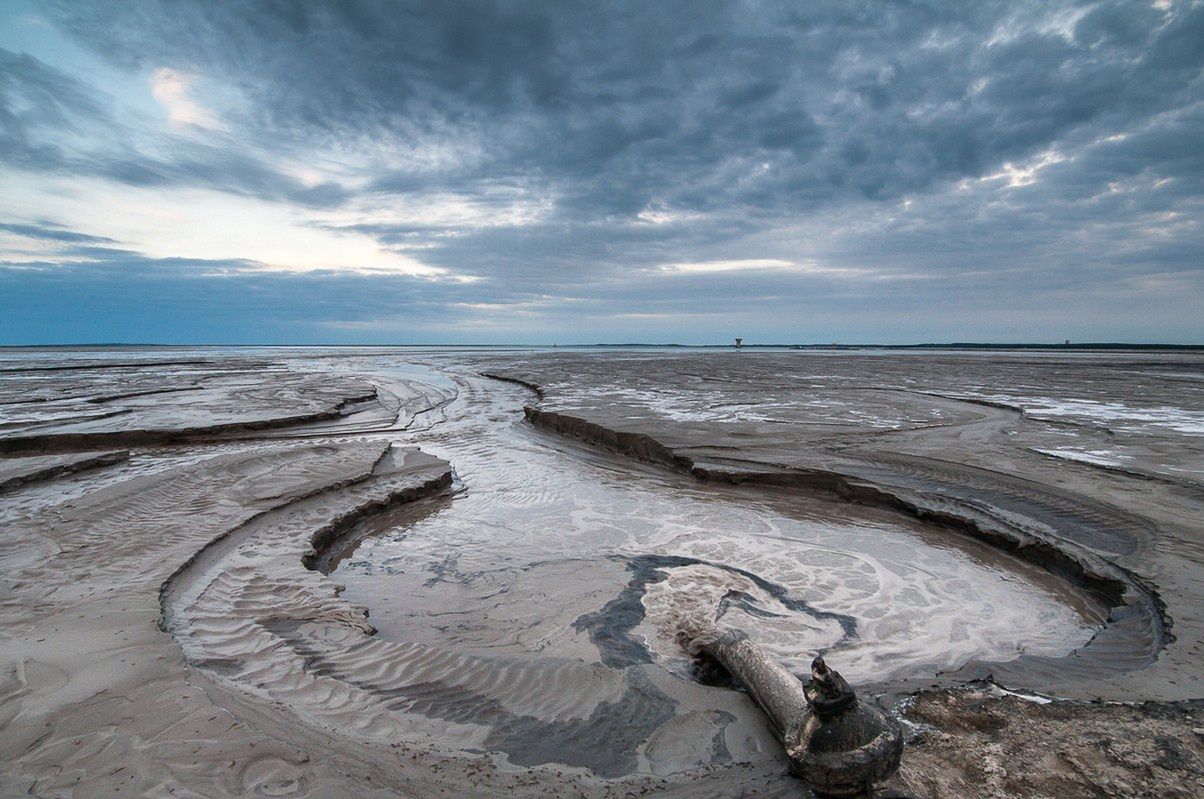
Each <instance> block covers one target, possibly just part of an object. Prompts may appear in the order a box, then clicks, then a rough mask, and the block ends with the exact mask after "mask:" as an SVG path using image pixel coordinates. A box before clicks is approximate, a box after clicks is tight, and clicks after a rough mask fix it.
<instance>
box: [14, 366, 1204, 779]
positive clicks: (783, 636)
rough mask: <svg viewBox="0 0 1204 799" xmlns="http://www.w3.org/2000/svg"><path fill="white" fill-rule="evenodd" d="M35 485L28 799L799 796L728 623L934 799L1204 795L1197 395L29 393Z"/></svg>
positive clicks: (24, 418)
mask: <svg viewBox="0 0 1204 799" xmlns="http://www.w3.org/2000/svg"><path fill="white" fill-rule="evenodd" d="M0 454H2V455H3V457H0V521H2V523H3V529H4V532H3V537H2V539H0V565H2V566H3V568H2V569H0V574H2V576H0V580H2V582H3V592H2V594H0V596H2V599H0V636H2V640H3V646H2V647H0V670H2V671H0V723H2V727H0V761H2V762H3V765H0V792H2V793H4V794H5V795H23V794H30V795H37V796H95V795H119V796H120V795H166V794H170V795H180V796H243V795H295V796H336V795H363V796H399V795H400V796H432V795H440V794H441V793H442V794H444V795H456V796H492V795H499V794H503V793H505V794H515V795H519V796H572V795H582V796H625V795H631V794H633V793H634V794H637V795H638V794H640V793H647V794H658V795H661V794H663V795H678V796H797V795H800V793H801V792H802V791H803V789H802V787H801V786H800V785H799V784H798V783H797V781H795V780H794V779H793V778H791V777H789V776H788V775H786V774H785V773H784V761H783V759H782V756H781V753H780V751H779V749H778V747H777V744H776V742H775V741H774V739H773V736H772V735H771V734H770V732H769V731H768V730H767V728H766V726H765V721H764V719H763V718H762V717H761V715H760V713H759V711H758V710H757V709H756V708H755V707H754V706H752V704H751V703H750V702H749V701H748V698H747V696H745V695H744V694H742V693H740V692H739V691H736V690H732V689H731V688H728V687H721V686H714V685H704V684H702V683H700V682H698V681H697V680H696V679H695V674H694V672H693V670H692V662H691V659H690V658H689V656H688V655H687V654H686V653H684V652H683V651H681V648H680V646H678V645H677V643H676V638H675V633H676V631H677V630H679V629H680V628H681V627H682V626H683V625H688V624H689V623H690V622H691V621H692V620H696V619H699V618H706V619H707V620H709V621H714V622H717V623H721V624H727V625H731V626H737V627H740V628H742V629H745V630H747V631H749V632H750V634H751V635H753V636H755V637H756V638H757V639H758V640H759V641H761V642H762V643H763V644H764V645H765V646H766V647H767V648H768V649H770V650H771V651H772V652H774V654H775V655H776V656H777V657H779V658H780V659H781V660H782V661H783V662H784V663H786V664H787V665H788V667H789V668H791V669H792V670H795V671H796V672H797V673H799V674H802V673H804V671H805V668H806V663H807V662H808V661H809V659H810V656H812V655H813V654H814V653H816V652H823V653H824V654H825V656H826V657H827V658H828V660H829V662H830V663H832V664H833V665H834V666H836V667H837V668H840V669H842V671H844V673H845V674H846V676H849V677H850V679H852V680H853V681H854V682H855V684H856V685H857V686H858V688H859V689H860V690H861V692H862V695H863V697H865V698H866V699H868V700H871V701H878V702H880V703H881V704H882V706H884V707H886V708H888V709H890V710H891V711H892V712H895V713H898V714H900V716H901V717H902V718H904V719H905V720H907V721H908V722H909V726H908V729H909V731H910V737H911V741H910V745H909V750H908V752H907V754H906V755H905V757H904V767H903V769H902V771H901V772H900V775H899V776H898V777H897V778H896V780H895V785H896V787H897V788H899V789H902V790H906V791H910V792H912V793H914V794H915V795H921V796H1096V795H1125V796H1129V795H1132V796H1194V795H1198V794H1199V793H1200V792H1201V791H1204V751H1202V748H1201V733H1200V730H1201V728H1202V725H1204V718H1200V714H1201V713H1204V708H1202V706H1201V703H1200V701H1199V700H1200V699H1201V698H1202V697H1204V682H1202V680H1204V666H1202V665H1201V663H1204V658H1202V657H1201V655H1202V654H1204V652H1201V640H1204V635H1202V634H1204V630H1202V629H1201V627H1202V626H1204V618H1202V611H1204V608H1202V607H1201V605H1202V603H1204V591H1202V590H1201V589H1202V588H1204V586H1202V585H1201V581H1202V580H1204V566H1202V562H1201V561H1202V559H1204V530H1202V529H1201V527H1200V523H1199V519H1200V518H1202V517H1204V515H1202V513H1201V511H1204V356H1200V355H1199V354H1194V353H1158V352H1115V353H1076V352H1058V353H1033V352H1017V353H1008V352H990V353H978V352H975V353H967V352H923V353H910V352H874V351H864V352H851V353H850V352H831V353H828V352H812V351H792V350H782V351H761V352H757V351H745V352H736V351H725V350H646V349H641V350H572V351H568V350H560V351H530V350H496V349H495V350H484V349H476V350H471V349H438V348H408V349H376V348H373V349H358V350H357V349H329V348H314V349H296V348H290V349H279V350H272V349H261V350H222V349H209V350H133V351H131V350H124V351H111V352H106V351H96V350H91V351H35V352H30V353H8V354H5V355H3V356H0ZM1050 698H1053V699H1052V700H1051V699H1050ZM1100 700H1104V702H1101V701H1100ZM1137 741H1139V742H1141V743H1135V742H1137Z"/></svg>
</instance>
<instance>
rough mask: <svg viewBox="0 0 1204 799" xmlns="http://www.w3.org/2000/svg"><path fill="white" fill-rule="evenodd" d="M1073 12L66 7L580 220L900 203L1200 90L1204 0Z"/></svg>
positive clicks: (265, 108) (281, 119)
mask: <svg viewBox="0 0 1204 799" xmlns="http://www.w3.org/2000/svg"><path fill="white" fill-rule="evenodd" d="M1074 9H1075V7H1074V6H1073V5H1068V6H1065V7H1064V9H1063V10H1064V11H1065V12H1067V13H1069V12H1073V11H1074ZM1056 10H1057V7H1053V6H1050V5H1048V4H1043V5H1028V4H1017V3H999V4H993V3H984V4H962V3H953V4H949V5H948V6H942V5H938V4H926V3H894V4H881V3H872V4H864V3H861V4H858V3H845V2H841V3H814V4H805V5H800V6H792V5H778V4H739V5H735V4H718V3H709V4H707V3H697V2H689V3H684V4H672V3H652V4H649V3H633V4H629V5H616V4H613V3H608V4H600V3H548V4H541V3H487V2H472V3H461V2H448V3H433V4H432V3H392V2H389V3H384V2H382V3H372V2H366V3H338V4H332V3H325V2H322V3H304V2H289V3H279V4H276V3H250V4H247V3H244V4H226V3H218V4H214V3H194V4H179V3H166V4H162V5H160V4H155V3H149V4H148V3H121V4H116V5H109V4H77V3H76V4H67V5H65V6H64V8H63V16H64V20H65V24H67V25H68V26H69V27H70V28H71V29H72V30H73V31H75V32H76V33H77V35H79V36H80V37H82V38H83V39H84V40H85V41H88V42H90V43H91V44H92V45H93V46H94V47H95V48H96V50H97V51H98V52H102V53H105V54H107V55H109V56H110V57H112V58H115V59H118V60H119V61H123V62H127V63H130V64H136V65H139V66H142V67H150V66H155V65H161V64H165V63H166V64H172V65H178V66H180V67H182V68H188V69H197V70H200V71H203V72H205V73H206V74H219V75H221V76H223V78H224V79H225V80H226V81H228V82H229V83H230V84H232V85H235V86H238V87H239V88H240V89H241V90H242V91H243V92H244V93H245V94H246V95H247V96H248V97H250V98H251V99H252V102H251V103H250V109H251V110H249V111H247V112H246V114H247V117H246V119H245V120H244V123H245V124H246V125H247V126H248V127H249V128H250V129H253V130H257V131H258V134H257V135H261V136H280V135H284V136H286V137H290V138H291V137H295V138H299V139H305V140H314V139H320V138H321V137H323V136H328V137H332V138H337V137H340V136H343V135H345V134H347V133H348V132H352V133H354V134H355V135H362V134H363V133H364V132H365V131H377V132H379V133H381V134H384V135H387V134H390V133H393V134H397V135H414V136H418V137H422V136H432V137H440V138H442V137H447V136H448V135H449V134H450V136H451V139H452V140H453V141H455V140H456V139H457V138H464V139H466V140H471V141H473V142H476V143H480V144H482V145H483V146H484V147H485V149H486V151H487V152H486V156H485V158H483V159H481V160H480V161H477V162H474V163H473V164H471V165H468V166H467V167H466V168H464V169H457V168H456V167H454V166H453V167H451V168H450V169H448V170H444V173H443V174H434V175H432V174H423V173H419V172H406V171H398V172H396V173H394V174H393V175H391V176H386V177H381V178H379V179H378V180H377V181H376V183H375V184H374V187H375V188H376V189H377V190H379V191H386V192H387V191H405V190H407V189H412V188H418V189H419V190H424V191H425V190H430V189H431V188H432V187H434V188H438V187H440V186H441V185H444V182H445V181H446V184H447V185H452V184H456V183H462V182H463V180H464V179H465V178H466V177H467V178H468V179H482V178H485V177H489V178H490V179H492V180H495V181H505V180H520V179H524V180H531V179H532V178H533V177H537V178H538V179H539V180H540V181H541V182H542V183H543V185H546V186H548V187H549V188H552V189H555V190H557V192H558V193H559V194H561V195H563V196H564V202H563V204H562V205H561V207H560V210H561V211H562V212H564V213H565V214H567V215H569V216H571V217H576V216H578V215H591V216H605V215H609V214H622V215H631V214H635V213H638V212H639V211H640V210H641V209H643V208H644V207H645V206H646V205H648V204H649V203H651V202H657V201H660V202H664V203H667V204H670V205H672V206H674V207H680V208H685V209H692V210H713V209H732V208H733V207H750V208H754V209H768V210H770V211H771V212H773V213H781V212H784V211H790V210H794V209H806V208H811V207H815V206H816V205H818V204H823V203H827V202H831V201H834V200H840V199H844V198H856V199H859V198H869V199H874V200H884V199H890V198H894V197H898V196H900V195H902V194H904V193H911V192H918V191H924V190H926V189H927V188H929V187H931V186H932V185H933V184H935V183H938V182H941V181H946V180H948V179H951V178H959V177H967V176H968V177H978V176H980V175H982V174H984V173H986V172H989V171H990V170H992V169H995V168H997V167H998V166H999V165H1000V164H1001V163H1003V162H1004V161H1006V160H1016V159H1023V158H1025V157H1028V156H1030V155H1032V154H1033V153H1035V152H1038V151H1040V150H1041V149H1043V148H1046V147H1050V146H1053V145H1056V144H1057V143H1058V142H1059V140H1060V139H1061V138H1062V137H1065V136H1071V135H1075V134H1079V135H1082V134H1084V133H1086V132H1087V129H1088V128H1090V129H1091V130H1092V131H1094V132H1098V133H1109V132H1114V131H1116V130H1122V129H1124V128H1126V127H1127V126H1129V125H1131V124H1132V123H1133V122H1134V121H1136V120H1140V119H1149V118H1152V117H1153V116H1154V115H1155V114H1157V113H1160V112H1163V111H1167V110H1170V109H1175V108H1179V107H1182V106H1183V105H1185V104H1187V103H1190V102H1192V101H1194V100H1198V99H1199V90H1200V86H1199V74H1200V67H1201V53H1202V52H1204V48H1202V47H1200V42H1201V41H1204V30H1202V29H1201V25H1202V24H1204V8H1201V7H1196V8H1183V9H1182V10H1180V11H1179V12H1178V13H1177V14H1175V15H1172V16H1171V17H1170V18H1169V19H1168V18H1167V15H1165V14H1163V13H1162V12H1160V11H1159V10H1157V9H1156V8H1154V7H1152V6H1146V5H1138V4H1135V3H1132V2H1125V3H1114V4H1099V5H1095V6H1093V7H1091V8H1090V10H1089V11H1087V13H1086V14H1085V15H1084V16H1082V18H1081V19H1079V20H1078V21H1077V23H1075V24H1074V25H1073V27H1070V28H1069V30H1067V31H1059V30H1050V29H1048V27H1047V26H1046V27H1041V26H1039V25H1037V20H1038V18H1039V17H1041V16H1042V14H1043V12H1044V15H1045V16H1049V14H1050V12H1051V11H1056ZM1068 24H1069V23H1068ZM1067 34H1068V35H1067ZM761 164H767V165H768V167H767V168H765V169H764V170H763V174H756V173H757V171H758V169H759V168H760V165H761Z"/></svg>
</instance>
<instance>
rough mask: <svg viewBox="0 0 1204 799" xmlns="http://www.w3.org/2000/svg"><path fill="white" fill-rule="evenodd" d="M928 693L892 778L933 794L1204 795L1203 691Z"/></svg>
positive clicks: (1146, 798)
mask: <svg viewBox="0 0 1204 799" xmlns="http://www.w3.org/2000/svg"><path fill="white" fill-rule="evenodd" d="M998 694H999V692H998V691H997V690H996V691H992V690H989V688H982V687H972V688H968V689H962V690H953V691H941V692H933V693H926V694H922V695H920V696H918V697H916V698H915V699H914V700H913V701H912V702H911V703H910V704H909V706H908V707H907V709H906V711H905V714H904V718H906V719H907V720H908V721H909V722H911V723H912V724H913V725H916V726H915V727H914V728H913V729H914V730H915V732H914V733H913V735H912V737H911V739H910V740H909V742H908V749H907V753H906V756H905V757H904V758H903V766H902V769H901V771H900V773H899V775H898V776H897V777H896V778H895V780H893V781H892V785H894V786H895V787H898V788H900V789H902V790H904V791H905V792H907V793H910V794H912V795H914V796H922V797H928V798H929V799H977V798H978V797H981V799H1005V798H1007V799H1011V798H1012V797H1015V798H1016V799H1022V798H1025V797H1032V798H1033V799H1046V798H1048V799H1079V798H1080V797H1081V798H1082V799H1096V798H1097V797H1131V798H1132V799H1192V798H1194V797H1198V796H1204V701H1200V700H1196V701H1189V702H1149V703H1143V704H1136V705H1124V704H1112V703H1086V702H1066V701H1056V702H1049V703H1045V704H1040V703H1037V702H1033V701H1031V700H1027V699H1022V698H1019V697H1015V696H999V695H998Z"/></svg>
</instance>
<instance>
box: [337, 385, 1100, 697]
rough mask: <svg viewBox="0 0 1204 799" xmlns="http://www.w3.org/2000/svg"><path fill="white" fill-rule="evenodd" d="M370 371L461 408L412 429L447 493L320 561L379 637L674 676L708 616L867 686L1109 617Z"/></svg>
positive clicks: (1007, 577) (1078, 630) (896, 539)
mask: <svg viewBox="0 0 1204 799" xmlns="http://www.w3.org/2000/svg"><path fill="white" fill-rule="evenodd" d="M364 366H365V365H364V364H357V365H356V369H357V371H358V372H360V373H363V372H365V371H367V372H368V373H369V374H370V375H371V377H372V378H373V379H374V380H378V381H381V382H382V383H383V384H385V385H388V384H389V383H390V382H398V381H401V380H409V381H412V380H415V379H418V380H421V381H423V382H427V383H429V384H431V385H433V386H434V387H435V388H436V390H437V392H443V393H445V394H449V395H452V396H454V400H452V401H451V402H449V403H447V404H446V405H445V406H443V407H442V408H440V409H439V411H438V412H437V413H436V414H433V415H432V416H431V418H428V419H426V420H425V421H424V423H423V425H422V427H421V429H418V430H415V429H413V428H412V429H411V430H410V431H409V432H410V434H411V435H412V436H413V439H412V440H413V442H414V443H418V444H421V445H422V446H423V448H424V450H426V451H429V452H431V453H433V454H436V455H438V456H440V457H442V458H445V459H446V460H449V461H450V462H451V463H452V464H453V466H454V467H455V469H456V472H457V476H458V480H459V483H458V485H459V490H458V492H456V493H455V494H454V496H452V497H450V498H444V499H440V500H435V501H428V502H425V503H420V504H419V505H418V506H414V507H408V508H402V509H400V510H399V511H396V512H394V513H393V514H391V515H387V516H384V517H380V518H378V519H376V520H374V522H373V523H372V524H371V525H370V526H369V527H368V528H364V529H361V530H360V531H359V534H358V535H357V536H354V537H353V538H352V540H351V541H350V542H349V543H347V544H345V545H344V546H343V548H341V549H340V550H338V551H336V552H334V553H332V554H331V556H330V557H329V559H328V562H327V563H326V564H325V568H326V569H328V570H329V571H330V574H331V577H332V578H333V579H334V580H335V582H337V583H340V584H343V585H345V586H346V593H345V594H344V596H345V597H346V598H347V599H349V600H350V601H352V602H353V603H356V604H360V605H364V606H366V607H368V608H370V609H371V613H372V622H373V625H374V626H375V627H376V628H377V629H378V631H379V635H381V636H383V637H384V638H387V639H391V640H397V641H409V642H415V641H417V642H422V643H426V644H430V645H436V646H441V647H449V648H453V649H455V650H457V651H461V652H466V653H472V654H477V655H485V656H494V655H504V656H508V657H516V656H517V657H526V658H538V657H541V656H548V655H554V656H557V657H571V658H576V659H580V660H583V661H586V662H598V663H602V664H604V665H606V666H610V667H614V668H627V667H630V666H633V665H636V664H640V663H647V662H651V663H653V664H655V665H656V666H657V667H660V668H663V669H664V670H666V671H668V672H670V673H672V674H673V675H676V676H678V677H683V678H684V677H687V676H688V668H689V659H688V657H687V656H686V655H685V653H684V652H682V650H681V648H680V647H679V646H678V644H677V642H676V640H675V638H676V633H677V631H678V630H679V629H680V628H681V626H682V625H683V624H688V623H689V622H690V620H691V619H695V620H696V619H698V618H702V617H705V618H708V619H717V620H718V621H719V622H720V623H721V624H730V625H733V626H737V627H741V628H743V629H745V630H747V631H748V632H749V633H750V635H752V636H753V637H754V638H755V639H757V640H758V641H761V642H763V643H764V644H765V645H766V646H767V647H768V648H769V649H771V650H772V651H773V652H775V653H776V654H777V655H778V656H779V657H780V658H781V659H782V660H783V661H784V662H785V663H786V664H787V666H788V667H789V668H791V669H792V670H795V671H797V672H798V673H803V672H804V671H805V670H806V666H807V664H808V663H809V662H810V659H811V658H812V657H813V656H814V654H815V653H816V652H824V653H827V654H828V655H829V659H830V661H831V662H833V663H835V664H838V667H839V668H840V669H841V670H842V672H843V673H844V674H845V675H846V676H847V677H848V678H849V679H850V680H852V681H854V682H856V683H865V682H875V681H881V680H889V679H892V678H897V677H901V676H915V675H921V674H930V673H934V672H935V671H937V670H940V669H946V668H951V667H956V666H958V665H960V664H962V663H964V662H966V661H968V660H970V659H985V660H1007V659H1010V658H1013V657H1016V656H1017V655H1019V654H1022V653H1030V654H1043V655H1052V656H1057V655H1061V654H1065V653H1067V652H1069V651H1070V650H1072V649H1074V648H1075V647H1077V646H1079V645H1081V644H1083V643H1085V642H1086V641H1087V640H1088V639H1089V638H1090V636H1091V634H1092V632H1093V630H1094V629H1095V628H1096V627H1097V626H1098V624H1099V623H1100V621H1101V619H1100V617H1099V615H1098V611H1097V610H1096V609H1095V608H1093V607H1091V606H1090V605H1088V604H1085V603H1084V602H1083V601H1082V600H1081V598H1080V594H1079V593H1078V592H1075V591H1073V590H1071V589H1069V588H1068V587H1066V586H1065V585H1064V584H1063V583H1062V582H1061V581H1060V580H1058V579H1055V578H1053V577H1051V576H1049V575H1048V574H1047V573H1046V572H1044V571H1042V570H1040V569H1037V568H1035V567H1032V566H1029V565H1027V564H1024V563H1022V562H1020V561H1018V560H1017V559H1015V558H1012V557H1009V556H1006V555H1003V554H1001V553H999V552H997V551H995V550H993V549H991V548H990V547H987V546H985V545H980V544H977V543H975V542H971V541H966V540H962V539H960V538H957V537H956V536H950V535H949V534H948V533H943V532H940V531H933V530H930V529H926V528H925V527H924V526H923V525H921V524H919V523H918V522H913V521H911V520H909V519H906V518H904V517H901V516H897V515H894V514H891V513H887V512H874V511H872V510H869V509H865V508H858V507H855V506H851V505H849V504H847V503H837V502H829V501H825V500H821V499H817V498H815V497H813V496H806V497H799V496H795V495H791V494H790V493H788V492H785V491H781V492H777V491H773V490H766V489H740V488H736V487H725V486H716V485H714V484H708V485H701V484H699V483H697V482H696V481H694V480H692V479H691V478H689V477H688V476H685V475H678V474H675V473H672V472H668V471H665V470H661V469H657V468H654V467H650V466H645V465H642V464H637V463H633V462H631V461H629V460H625V459H621V458H619V457H617V456H611V455H609V454H605V453H600V452H597V451H594V450H592V449H588V448H585V447H580V446H577V445H575V444H572V443H566V442H564V441H561V440H559V439H557V438H556V437H554V436H551V435H549V434H546V433H542V432H539V431H536V430H534V429H532V428H531V427H530V426H529V425H527V424H524V423H523V422H522V416H521V413H520V412H519V410H520V408H521V406H522V404H523V403H524V402H529V401H530V400H531V395H530V394H529V392H527V391H526V390H525V389H523V388H520V387H517V386H514V385H511V384H505V383H501V382H497V381H491V380H488V379H485V378H481V377H478V376H476V375H475V374H473V373H471V372H469V371H467V370H466V369H464V368H456V367H454V366H451V367H449V366H448V365H447V364H446V363H441V364H439V367H438V368H437V369H436V368H434V367H430V368H426V369H423V368H419V367H415V366H413V365H412V364H411V365H406V366H404V367H402V366H399V367H396V368H392V367H390V366H388V365H386V364H384V363H378V364H373V365H372V367H371V368H370V369H368V370H365V368H364Z"/></svg>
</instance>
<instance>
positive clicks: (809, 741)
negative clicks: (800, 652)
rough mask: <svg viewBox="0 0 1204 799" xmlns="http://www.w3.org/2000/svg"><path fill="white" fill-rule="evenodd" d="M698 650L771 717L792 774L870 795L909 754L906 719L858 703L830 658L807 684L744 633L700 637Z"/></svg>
mask: <svg viewBox="0 0 1204 799" xmlns="http://www.w3.org/2000/svg"><path fill="white" fill-rule="evenodd" d="M689 643H690V644H691V646H690V648H692V649H695V650H698V651H700V652H702V653H704V654H706V655H708V656H709V657H711V658H712V659H714V660H716V661H718V662H719V663H720V664H721V665H722V666H723V667H724V668H725V669H727V671H728V672H729V673H730V674H731V675H732V676H733V677H735V678H736V679H737V680H739V681H740V683H741V684H743V685H744V687H745V688H746V689H747V690H748V693H749V694H750V695H751V696H752V698H753V699H754V700H755V701H756V703H757V704H758V705H760V706H761V709H762V710H764V711H765V714H766V715H767V716H769V720H770V722H771V723H772V724H773V727H774V729H775V731H776V732H777V734H778V737H779V738H780V739H781V741H782V746H783V747H785V749H786V758H787V760H788V761H789V764H790V771H791V773H792V774H795V775H796V776H798V777H800V778H802V780H803V782H805V783H806V784H807V787H809V788H811V790H812V791H814V792H815V793H817V794H820V795H822V796H859V795H869V793H870V792H871V791H872V790H873V786H874V784H875V783H878V782H882V781H883V780H885V779H887V778H888V777H890V775H891V774H893V773H894V772H895V771H896V770H897V769H898V768H899V760H900V758H901V757H902V756H903V731H902V730H901V729H900V727H899V725H898V723H896V722H895V721H894V720H893V719H890V718H887V717H886V716H884V715H883V714H882V713H880V712H878V711H877V710H875V709H874V708H872V707H870V706H869V705H866V704H864V703H862V702H859V701H858V700H857V695H856V693H854V691H853V689H852V688H851V687H849V684H848V683H847V682H845V680H844V678H843V677H841V676H840V675H839V674H837V673H836V672H835V671H833V670H831V669H829V668H828V666H827V664H826V663H824V659H823V658H822V657H817V658H816V659H815V660H814V661H813V662H812V664H811V681H810V682H808V683H807V685H806V686H804V685H803V683H802V681H801V680H799V679H798V678H797V677H795V676H794V675H793V674H791V673H790V672H789V671H787V670H786V668H785V667H784V666H783V665H782V664H781V663H779V662H778V661H776V660H774V659H773V658H772V657H771V656H770V655H769V654H768V653H767V652H766V651H765V650H764V649H762V648H761V647H760V646H758V645H757V644H755V643H754V642H753V641H751V640H750V639H749V637H748V636H747V635H746V634H745V633H744V632H742V631H740V630H730V631H726V632H722V633H717V634H711V635H702V636H696V637H692V641H690V642H689Z"/></svg>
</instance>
